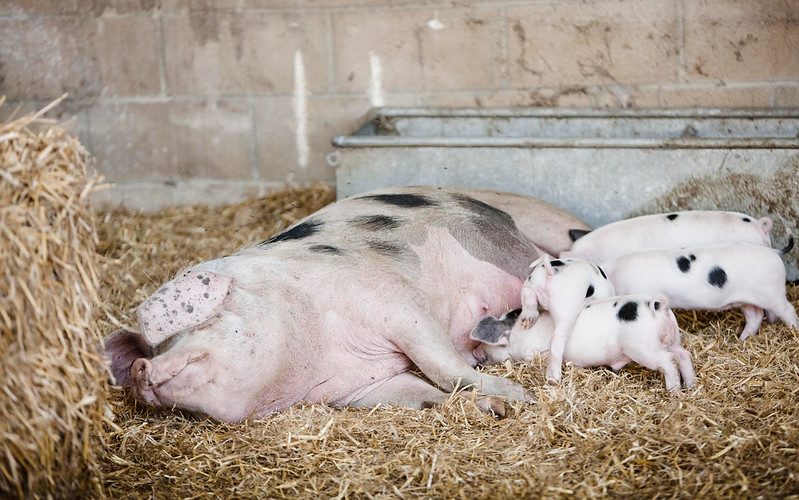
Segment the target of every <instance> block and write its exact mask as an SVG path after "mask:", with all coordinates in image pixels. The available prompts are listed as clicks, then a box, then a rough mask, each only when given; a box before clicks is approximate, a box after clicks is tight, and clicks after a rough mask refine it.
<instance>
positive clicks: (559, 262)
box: [549, 259, 564, 267]
mask: <svg viewBox="0 0 799 500" xmlns="http://www.w3.org/2000/svg"><path fill="white" fill-rule="evenodd" d="M549 265H550V266H552V267H560V266H563V265H564V263H563V261H562V260H559V259H555V260H550V261H549Z"/></svg>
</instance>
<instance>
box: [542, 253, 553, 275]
mask: <svg viewBox="0 0 799 500" xmlns="http://www.w3.org/2000/svg"><path fill="white" fill-rule="evenodd" d="M551 258H552V256H551V255H547V254H544V269H546V271H547V276H554V275H555V269H554V268H553V267H552V264H551V263H550V262H549V260H550V259H551Z"/></svg>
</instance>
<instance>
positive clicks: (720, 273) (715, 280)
mask: <svg viewBox="0 0 799 500" xmlns="http://www.w3.org/2000/svg"><path fill="white" fill-rule="evenodd" d="M707 282H708V283H710V284H711V285H713V286H715V287H717V288H724V285H725V284H726V283H727V272H726V271H725V270H724V269H722V268H720V267H719V266H715V267H713V269H711V270H710V272H709V273H708V275H707Z"/></svg>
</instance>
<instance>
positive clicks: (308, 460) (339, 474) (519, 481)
mask: <svg viewBox="0 0 799 500" xmlns="http://www.w3.org/2000/svg"><path fill="white" fill-rule="evenodd" d="M331 199H332V194H331V192H330V191H329V190H327V189H325V188H322V187H316V188H312V189H298V190H289V191H286V192H282V193H276V194H274V195H271V196H269V197H267V198H265V199H262V200H257V201H253V202H247V203H243V204H240V205H236V206H232V207H227V208H222V209H212V208H205V207H194V208H183V209H169V210H165V211H162V212H160V213H156V214H151V215H142V214H136V213H128V212H124V211H116V212H113V213H108V214H106V215H105V216H104V217H103V218H102V219H101V222H100V228H99V234H100V238H101V242H100V249H101V251H102V253H104V254H105V255H107V256H108V257H109V260H108V261H107V263H106V266H105V268H104V270H103V278H102V279H103V280H104V284H105V285H104V286H105V287H106V288H108V289H109V290H111V292H112V298H111V303H112V311H113V312H114V314H116V315H117V316H119V317H120V319H121V320H122V321H124V322H127V321H130V319H131V318H133V316H132V315H131V313H132V312H133V310H134V308H135V306H136V305H137V304H138V303H139V302H140V301H141V300H142V299H143V298H145V297H146V296H147V294H149V293H151V292H153V291H154V290H155V289H156V288H157V287H158V285H159V284H160V283H161V282H162V281H163V280H165V279H167V278H168V277H170V276H171V275H172V274H173V273H174V272H176V271H177V270H179V269H180V268H182V267H184V266H185V265H188V264H191V263H194V262H197V261H199V260H202V259H206V258H209V257H213V256H219V255H224V254H227V253H230V252H233V251H235V250H236V249H237V248H239V247H240V246H241V245H242V244H246V243H249V242H255V241H259V240H261V239H263V238H265V237H268V236H270V235H271V234H273V233H274V232H276V231H277V230H278V229H280V228H282V227H285V226H286V225H287V224H289V223H290V222H292V221H294V220H297V219H298V218H300V217H302V216H303V215H305V214H308V213H311V212H313V211H315V210H316V209H318V208H319V207H321V206H322V205H324V204H325V203H327V202H329V201H330V200H331ZM789 290H790V298H791V300H792V302H793V304H794V305H796V304H797V299H799V286H791V287H790V288H789ZM679 321H680V325H681V326H682V328H683V329H684V330H685V331H686V333H685V335H684V344H685V346H686V348H687V349H688V350H689V351H690V352H691V353H692V354H693V356H694V363H695V366H696V369H697V374H698V377H699V382H698V385H697V386H696V387H695V388H693V389H691V390H686V391H684V392H683V393H682V394H680V395H677V396H673V395H670V394H669V393H668V392H666V391H665V389H664V386H663V378H662V376H661V375H660V374H658V373H654V372H651V371H648V370H645V369H642V368H638V367H634V366H631V367H628V368H625V369H624V370H622V371H621V372H620V373H618V374H614V373H613V372H611V371H610V370H607V369H602V368H598V369H583V368H576V367H573V366H571V365H567V366H565V367H564V374H563V383H562V384H561V385H560V386H559V387H548V386H546V385H545V383H544V375H543V370H544V366H545V364H544V362H543V360H541V359H534V360H532V362H531V363H529V364H526V363H516V364H511V363H507V364H506V365H500V366H497V367H491V368H490V369H487V371H489V372H491V373H493V374H496V375H500V376H507V377H509V378H512V379H514V380H517V381H519V382H520V383H522V384H523V385H525V386H527V387H530V388H537V394H538V402H537V403H536V404H530V405H517V406H516V407H515V408H514V412H513V413H512V414H511V415H510V417H509V418H506V419H504V420H495V419H493V418H491V417H489V416H486V415H484V414H482V413H480V412H479V411H478V410H477V408H476V407H475V406H474V405H473V404H472V403H470V402H469V401H464V400H463V399H459V398H451V399H450V401H449V402H448V403H447V404H446V405H445V406H444V407H443V408H431V409H427V410H422V411H416V410H409V409H404V408H395V407H384V408H377V409H374V410H368V409H333V408H330V407H327V406H324V405H319V404H316V405H306V406H297V407H294V408H291V409H289V410H288V411H285V412H283V413H279V414H276V415H273V416H270V417H268V418H266V419H263V420H260V421H249V422H245V423H242V424H220V423H216V422H213V421H210V420H206V419H202V418H197V417H194V416H191V415H189V414H186V413H182V412H179V411H169V410H157V409H152V408H148V407H145V406H143V405H141V404H138V403H136V402H135V401H134V400H133V398H132V397H130V396H129V395H127V394H125V393H123V392H122V391H119V390H114V391H112V394H111V397H110V399H111V401H112V405H113V407H114V414H115V417H116V420H115V422H114V424H113V426H112V428H110V429H109V431H110V436H109V446H108V448H107V450H106V455H105V456H104V458H103V471H104V477H105V486H106V489H107V492H108V494H109V495H110V496H112V497H121V498H131V497H140V496H144V495H147V496H149V495H152V496H154V497H156V498H170V497H175V496H180V497H203V498H211V497H214V498H215V497H220V496H222V497H228V496H245V497H262V498H266V497H270V498H296V497H301V498H309V497H318V498H329V497H372V496H375V497H391V498H396V497H400V498H411V497H432V498H442V497H443V498H470V499H471V498H509V497H522V498H524V497H540V496H544V497H561V496H566V495H570V494H575V495H578V496H600V495H614V496H627V497H645V496H655V495H657V496H685V497H692V496H705V497H740V496H746V497H753V496H758V495H764V496H768V497H779V496H784V495H789V494H792V493H797V492H798V491H799V405H797V401H798V400H799V398H798V397H797V396H798V395H799V366H798V365H797V361H799V336H798V335H797V333H796V332H794V331H792V330H790V329H789V328H786V327H785V326H784V325H771V324H767V323H764V325H763V327H762V330H761V332H760V334H759V335H756V336H753V337H751V338H749V339H747V341H745V342H739V341H738V340H737V335H738V334H739V333H740V330H741V329H742V328H743V318H742V316H741V314H740V313H738V312H734V311H731V312H726V313H712V314H711V313H703V314H695V313H680V314H679ZM104 326H105V327H106V328H108V329H110V328H111V326H110V325H104Z"/></svg>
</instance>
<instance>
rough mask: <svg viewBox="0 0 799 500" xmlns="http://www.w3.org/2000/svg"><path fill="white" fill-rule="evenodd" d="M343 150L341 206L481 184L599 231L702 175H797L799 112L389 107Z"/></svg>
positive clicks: (342, 144)
mask: <svg viewBox="0 0 799 500" xmlns="http://www.w3.org/2000/svg"><path fill="white" fill-rule="evenodd" d="M333 144H334V145H335V146H337V150H336V151H335V152H333V153H331V154H330V155H329V156H328V162H329V163H330V165H331V166H334V167H336V188H337V193H338V196H339V198H343V197H346V196H350V195H353V194H357V193H361V192H364V191H368V190H370V189H375V188H380V187H387V186H400V185H409V184H432V185H440V186H444V185H449V186H469V187H479V188H488V189H497V190H503V191H511V192H515V193H520V194H527V195H532V196H535V197H538V198H541V199H543V200H546V201H549V202H551V203H554V204H555V205H558V206H560V207H562V208H564V209H566V210H569V211H571V212H572V213H574V214H575V215H577V216H578V217H580V218H582V219H583V220H585V221H586V222H587V223H588V224H591V225H593V226H598V225H602V224H605V223H608V222H611V221H614V220H618V219H621V218H624V217H627V216H630V215H631V214H635V213H637V212H638V211H640V210H642V209H644V207H646V206H647V205H651V204H652V203H653V202H655V201H656V200H657V199H658V198H659V197H661V196H663V195H665V194H666V193H668V192H670V191H671V190H672V189H674V188H675V187H677V186H679V185H681V184H682V183H684V182H686V181H688V180H689V179H692V178H693V179H697V178H699V179H701V178H703V177H707V176H719V175H723V174H729V173H746V174H752V175H756V176H762V177H764V178H769V179H771V178H773V176H774V174H775V173H776V172H778V171H779V172H783V171H784V169H786V168H788V169H789V172H793V173H794V174H796V171H797V169H799V110H757V111H753V110H722V109H691V110H628V109H621V110H614V109H607V110H605V109H557V108H554V109H553V108H513V109H402V108H383V109H377V110H375V111H374V112H373V113H372V115H371V117H370V119H369V120H368V121H367V123H366V124H364V126H363V127H361V128H360V129H359V130H358V131H357V132H355V133H354V134H352V135H349V136H337V137H335V138H334V139H333ZM780 175H782V174H780Z"/></svg>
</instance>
